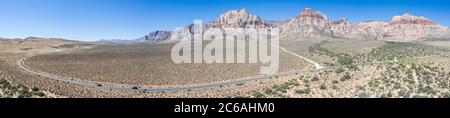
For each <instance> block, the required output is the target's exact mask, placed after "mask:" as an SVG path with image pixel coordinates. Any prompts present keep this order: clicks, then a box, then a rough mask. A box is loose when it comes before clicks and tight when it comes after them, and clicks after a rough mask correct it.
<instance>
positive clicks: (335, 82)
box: [331, 80, 339, 84]
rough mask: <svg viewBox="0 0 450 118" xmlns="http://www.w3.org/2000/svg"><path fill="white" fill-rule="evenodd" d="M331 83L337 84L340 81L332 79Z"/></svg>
mask: <svg viewBox="0 0 450 118" xmlns="http://www.w3.org/2000/svg"><path fill="white" fill-rule="evenodd" d="M331 83H333V84H337V83H339V81H337V80H333V81H331Z"/></svg>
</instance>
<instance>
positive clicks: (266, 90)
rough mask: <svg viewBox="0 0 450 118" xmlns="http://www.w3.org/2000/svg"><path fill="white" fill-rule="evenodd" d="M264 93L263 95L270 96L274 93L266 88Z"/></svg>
mask: <svg viewBox="0 0 450 118" xmlns="http://www.w3.org/2000/svg"><path fill="white" fill-rule="evenodd" d="M264 93H265V94H272V93H274V92H273V90H272V89H270V88H266V89H264Z"/></svg>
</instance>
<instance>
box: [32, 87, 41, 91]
mask: <svg viewBox="0 0 450 118" xmlns="http://www.w3.org/2000/svg"><path fill="white" fill-rule="evenodd" d="M31 90H32V91H39V88H37V87H33V88H31Z"/></svg>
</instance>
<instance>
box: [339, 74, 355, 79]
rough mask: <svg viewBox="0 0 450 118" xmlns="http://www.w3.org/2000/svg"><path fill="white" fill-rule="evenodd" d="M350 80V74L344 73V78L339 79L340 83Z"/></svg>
mask: <svg viewBox="0 0 450 118" xmlns="http://www.w3.org/2000/svg"><path fill="white" fill-rule="evenodd" d="M350 79H352V76H350V74H349V73H346V74H345V75H344V76H342V77H341V79H340V80H341V81H347V80H350Z"/></svg>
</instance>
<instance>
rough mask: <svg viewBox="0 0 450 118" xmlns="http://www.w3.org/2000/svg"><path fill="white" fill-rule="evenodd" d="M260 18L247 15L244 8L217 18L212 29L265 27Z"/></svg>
mask: <svg viewBox="0 0 450 118" xmlns="http://www.w3.org/2000/svg"><path fill="white" fill-rule="evenodd" d="M265 26H266V24H265V23H264V22H263V21H262V20H261V18H260V17H258V16H256V15H253V14H250V13H248V11H247V10H246V9H245V8H242V9H239V10H230V11H227V12H225V13H223V14H221V15H220V16H219V18H218V19H217V21H216V22H215V23H214V24H213V27H234V28H236V27H241V28H245V27H265Z"/></svg>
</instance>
